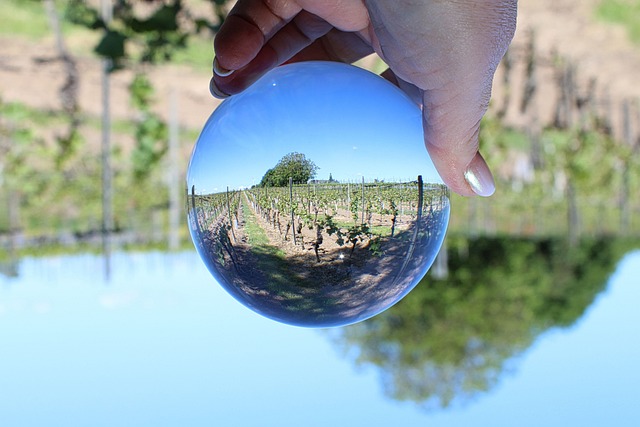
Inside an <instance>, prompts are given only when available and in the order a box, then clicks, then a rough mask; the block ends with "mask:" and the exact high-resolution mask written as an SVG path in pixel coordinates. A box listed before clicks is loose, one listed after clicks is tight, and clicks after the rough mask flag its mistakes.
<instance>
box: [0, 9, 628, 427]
mask: <svg viewBox="0 0 640 427" xmlns="http://www.w3.org/2000/svg"><path fill="white" fill-rule="evenodd" d="M232 4H233V2H232V1H224V0H215V1H213V0H210V1H205V0H189V1H187V0H183V1H178V0H164V1H159V0H158V1H133V0H121V1H115V0H114V1H106V0H104V1H100V0H93V1H81V0H2V3H1V4H0V346H1V347H0V424H1V425H3V426H4V425H7V426H31V425H47V426H51V425H66V426H68V425H87V424H92V425H123V424H126V425H151V424H153V425H178V424H182V425H184V424H185V423H186V424H187V425H229V424H232V425H254V424H256V423H260V425H280V426H282V425H298V424H300V423H304V425H327V424H329V423H333V424H346V423H347V422H351V423H355V424H356V425H360V424H362V423H364V422H367V423H368V424H370V425H383V424H388V423H389V422H428V423H430V425H448V426H450V425H469V424H470V423H471V422H481V423H484V424H485V425H513V424H514V423H516V422H517V423H518V425H529V424H527V423H530V425H540V424H541V423H542V422H545V423H546V424H547V425H566V424H567V423H570V422H573V423H577V422H580V423H581V425H602V424H604V422H605V421H604V420H607V421H606V422H607V423H608V424H615V425H619V426H623V425H629V426H631V425H638V424H639V423H640V414H639V413H638V410H637V409H636V408H635V407H634V404H633V397H634V393H635V392H634V391H632V388H631V384H634V383H637V381H639V380H640V373H639V371H638V368H637V366H636V365H635V361H637V360H639V359H638V356H640V354H639V353H640V351H639V350H638V349H637V348H636V347H635V345H633V344H632V343H633V342H634V339H633V336H637V335H638V332H639V331H638V327H637V325H638V324H640V322H639V321H640V318H639V315H638V313H637V310H634V309H633V304H634V303H635V302H637V301H638V298H639V297H640V285H639V282H640V279H638V278H639V277H640V255H639V252H638V248H640V239H639V236H640V219H639V215H638V214H639V213H640V198H639V197H638V192H639V185H640V168H639V166H640V165H639V163H640V157H639V156H638V152H639V150H640V80H639V79H638V76H639V74H638V70H640V2H639V1H637V0H554V1H551V0H538V1H534V0H522V1H520V2H519V22H518V30H517V34H516V37H515V39H514V42H513V44H512V45H511V48H510V49H509V51H508V53H507V55H506V56H505V58H504V60H503V62H502V63H501V65H500V67H499V69H498V72H497V74H496V77H495V80H494V90H493V98H492V103H491V106H490V111H489V113H488V114H487V116H486V118H485V119H484V122H483V123H482V132H481V136H480V138H481V143H480V144H481V149H482V152H483V154H484V155H485V158H486V159H487V162H488V163H489V164H490V165H491V166H492V169H493V171H494V173H495V176H496V181H497V189H498V190H497V192H496V194H495V195H494V196H493V197H491V198H489V199H479V198H473V199H467V198H462V197H458V196H455V195H454V196H452V197H453V198H452V210H451V212H452V214H451V224H450V228H449V231H448V236H447V239H446V241H445V247H444V248H443V250H442V252H441V254H440V256H439V258H438V261H437V263H436V265H435V266H434V268H432V271H431V272H430V273H429V275H428V276H427V277H426V278H425V279H424V280H423V282H421V284H420V285H419V286H418V287H417V288H416V289H415V290H414V291H413V292H412V293H411V294H410V295H409V296H408V297H407V298H406V299H405V300H403V301H402V302H401V303H399V304H398V305H396V306H395V307H393V308H392V309H391V310H389V311H388V312H386V313H384V314H383V315H380V316H377V317H376V318H374V319H371V320H369V321H366V322H363V323H360V324H357V325H354V326H351V327H346V328H339V329H332V330H328V331H318V330H303V329H298V328H293V327H288V326H285V325H278V324H274V323H273V322H271V321H268V320H266V319H261V318H259V317H257V316H256V315H254V314H253V313H251V312H249V311H248V310H246V309H244V308H242V307H241V306H240V305H239V304H237V303H236V302H235V301H234V300H232V299H231V297H229V296H227V295H226V294H224V293H223V292H222V291H221V290H220V289H219V287H218V286H217V285H216V284H215V282H214V280H213V279H212V278H210V276H209V275H208V273H207V272H206V269H205V268H204V267H203V266H202V265H201V263H200V262H199V260H198V259H197V255H196V254H195V251H194V249H193V246H192V244H191V241H190V238H189V235H188V230H187V226H186V221H185V209H184V206H185V194H184V176H185V171H186V168H187V165H188V159H189V155H190V152H191V148H192V147H193V144H194V142H195V140H196V139H197V137H198V134H199V131H200V129H201V127H202V125H203V124H204V122H205V121H206V119H207V117H208V116H209V115H210V113H211V111H213V110H214V109H215V107H216V106H217V104H218V101H216V100H214V99H212V98H211V96H210V95H209V92H208V82H209V78H210V75H211V62H212V55H213V52H212V39H213V37H214V35H215V32H216V30H217V28H218V27H219V25H220V23H221V22H222V21H223V20H224V17H225V16H226V13H227V12H228V10H229V9H230V7H231V6H232ZM358 65H360V66H363V67H365V68H368V69H371V70H372V71H375V72H381V71H383V70H384V64H383V63H381V62H380V61H379V60H378V59H377V58H375V57H370V58H365V59H364V60H362V61H361V62H360V63H359V64H358ZM636 406H637V405H636ZM35 408H39V411H35ZM612 420H614V421H615V422H614V421H612Z"/></svg>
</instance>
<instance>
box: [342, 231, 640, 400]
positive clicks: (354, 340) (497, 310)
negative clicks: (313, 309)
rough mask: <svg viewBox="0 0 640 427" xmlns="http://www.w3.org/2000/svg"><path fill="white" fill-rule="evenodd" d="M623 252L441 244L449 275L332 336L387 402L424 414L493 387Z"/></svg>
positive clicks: (587, 297) (584, 246)
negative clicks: (413, 405)
mask: <svg viewBox="0 0 640 427" xmlns="http://www.w3.org/2000/svg"><path fill="white" fill-rule="evenodd" d="M627 249H629V248H628V247H625V246H623V245H621V244H620V242H618V241H616V240H610V239H600V240H591V241H582V242H581V244H580V245H578V246H571V245H569V244H568V242H567V241H566V240H561V239H541V240H533V239H526V238H512V237H509V238H503V237H496V238H477V239H473V240H471V239H470V240H467V239H466V238H458V239H450V241H449V242H448V259H449V275H448V277H447V278H446V279H442V280H436V279H433V278H431V277H430V276H427V278H425V279H424V280H423V282H422V283H421V284H419V285H418V286H417V287H416V289H414V290H413V291H412V292H411V294H410V295H409V296H407V297H406V298H405V299H403V300H402V301H401V302H400V303H398V304H397V305H396V306H394V307H392V308H391V309H390V310H388V311H386V312H385V313H383V314H381V315H379V316H376V317H374V318H372V319H369V320H368V321H366V322H362V323H359V324H356V325H352V326H350V327H347V328H343V329H341V330H339V331H338V333H339V335H337V336H336V343H338V344H339V345H341V346H342V347H343V348H344V350H345V351H346V353H347V354H355V355H356V363H358V364H372V365H374V366H376V367H378V368H379V370H380V373H381V377H382V380H383V385H384V387H385V391H386V393H387V394H388V395H389V396H390V397H392V398H394V399H398V400H408V401H414V402H417V403H420V404H421V405H424V406H426V407H447V406H449V405H451V404H452V403H455V402H464V401H466V400H469V399H471V398H474V397H476V396H477V395H479V394H481V393H483V392H487V391H489V390H490V389H491V388H492V387H494V386H495V385H496V384H497V383H498V380H499V379H500V377H501V374H502V373H503V372H504V370H505V369H506V368H507V367H508V366H509V364H510V363H511V362H512V361H513V360H514V357H515V356H517V355H518V354H520V353H522V352H523V351H524V350H526V349H527V348H528V347H529V346H530V345H531V344H532V343H533V342H534V340H535V339H536V338H537V337H538V336H539V335H540V334H541V333H542V332H544V331H546V330H548V329H550V328H554V327H568V326H570V325H572V324H573V323H575V322H576V320H578V319H579V318H580V317H581V316H582V315H583V314H584V312H585V310H586V309H587V308H588V307H589V305H591V303H592V302H593V301H594V299H595V297H596V296H597V295H598V294H599V293H600V292H601V291H603V290H604V288H605V286H606V283H607V280H608V277H609V276H610V274H611V273H612V272H613V270H614V268H615V266H616V265H617V263H618V261H619V260H620V258H621V257H622V255H623V254H624V253H625V252H626V250H627Z"/></svg>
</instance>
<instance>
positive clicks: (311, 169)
mask: <svg viewBox="0 0 640 427" xmlns="http://www.w3.org/2000/svg"><path fill="white" fill-rule="evenodd" d="M317 171H318V166H316V164H315V163H313V162H312V161H311V160H310V159H307V158H306V156H305V155H304V154H302V153H295V152H294V153H289V154H287V155H286V156H284V157H283V158H282V159H280V161H279V162H278V164H277V165H276V166H275V167H274V168H272V169H269V170H268V171H267V172H266V173H265V174H264V176H263V177H262V180H261V181H260V186H261V187H285V186H287V185H289V178H291V179H292V180H293V183H294V184H304V183H306V182H307V181H309V180H310V179H313V178H314V177H315V176H316V172H317Z"/></svg>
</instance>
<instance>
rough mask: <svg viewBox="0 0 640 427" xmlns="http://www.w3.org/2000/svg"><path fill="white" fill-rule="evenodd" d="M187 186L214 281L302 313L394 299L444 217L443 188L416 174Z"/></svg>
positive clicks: (419, 268) (425, 263)
mask: <svg viewBox="0 0 640 427" xmlns="http://www.w3.org/2000/svg"><path fill="white" fill-rule="evenodd" d="M190 190H191V191H190V194H189V195H188V199H189V221H190V224H189V225H190V228H191V231H192V234H193V235H194V240H195V241H196V242H199V244H198V250H199V251H200V253H201V254H202V255H203V257H204V258H205V259H206V260H207V263H208V266H209V269H210V270H211V271H212V273H213V274H214V275H215V276H216V277H217V278H218V280H219V281H220V282H221V284H223V285H225V286H226V287H227V288H228V290H229V291H230V292H231V293H232V294H234V295H236V296H239V295H243V297H242V298H244V299H246V298H247V295H255V296H257V295H260V296H261V297H260V299H259V301H260V304H265V301H266V303H267V304H274V308H273V311H274V312H277V311H281V310H282V307H280V305H281V304H288V305H290V307H289V309H290V311H291V312H295V313H299V314H300V315H310V313H309V311H308V309H311V313H314V310H315V313H316V315H318V316H325V317H327V316H328V317H331V316H338V315H340V316H344V315H345V312H347V311H348V312H349V314H348V315H351V316H364V315H366V313H363V312H362V310H365V309H366V308H368V307H370V305H371V304H368V301H367V300H368V299H370V300H371V301H373V300H374V299H376V298H377V299H378V300H380V301H388V299H390V298H392V299H395V298H398V297H399V296H401V294H402V293H403V292H404V291H408V289H407V287H408V286H409V285H410V284H411V282H413V281H415V280H417V279H419V278H420V277H421V276H422V275H423V274H424V272H425V271H426V269H427V268H428V267H429V266H430V265H431V263H432V262H433V259H434V258H435V256H436V254H437V252H438V250H439V247H440V244H441V242H442V239H443V238H444V232H445V230H446V225H447V222H448V218H449V193H448V190H447V189H446V187H444V186H443V185H440V184H424V183H423V182H422V178H421V177H418V180H416V181H413V182H403V183H383V182H373V183H365V182H364V181H363V182H361V183H335V182H333V183H309V184H304V185H293V184H292V183H290V185H289V186H287V187H254V188H251V189H247V190H242V191H225V192H220V193H215V194H206V195H198V194H197V193H196V189H195V187H192V188H191V189H190ZM234 289H236V291H234ZM237 290H242V292H237ZM356 295H357V296H358V297H357V298H355V296H356ZM269 296H271V297H272V298H268V297H269ZM363 298H364V299H363ZM256 301H258V299H256ZM296 301H300V302H302V301H304V302H305V304H311V305H312V306H311V307H306V308H305V310H300V307H298V306H296ZM369 302H370V301H369ZM251 303H252V301H249V304H251ZM255 303H257V302H255ZM276 306H277V307H276ZM305 313H306V314H305ZM311 315H313V314H311ZM298 320H300V319H298ZM300 321H302V320H300Z"/></svg>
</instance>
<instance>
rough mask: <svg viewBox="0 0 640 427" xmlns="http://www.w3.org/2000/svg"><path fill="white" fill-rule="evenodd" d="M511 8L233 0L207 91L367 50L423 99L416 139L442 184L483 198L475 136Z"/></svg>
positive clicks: (379, 0) (489, 187)
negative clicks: (421, 138)
mask: <svg viewBox="0 0 640 427" xmlns="http://www.w3.org/2000/svg"><path fill="white" fill-rule="evenodd" d="M516 13H517V1H516V0H458V1H454V0H423V1H421V2H411V1H408V0H365V1H364V2H363V1H362V0H332V1H322V2H317V1H314V0H295V1H294V0H278V1H269V0H239V1H238V3H237V4H236V6H235V7H234V8H233V10H232V11H231V12H230V14H229V16H228V17H227V19H226V21H225V22H224V24H223V25H222V27H221V28H220V31H219V33H218V35H217V36H216V39H215V51H216V58H215V60H214V67H213V68H214V75H213V78H212V80H211V92H212V93H213V94H214V95H215V96H218V97H225V96H228V95H231V94H235V93H238V92H240V91H242V90H244V89H245V88H247V87H248V86H249V85H250V84H251V83H253V82H254V81H255V80H257V79H258V78H259V77H260V76H262V75H263V74H264V73H265V72H267V71H268V70H270V69H271V68H274V67H276V66H278V65H280V64H282V63H284V62H287V61H292V62H293V61H303V60H311V59H317V60H332V61H340V62H353V61H356V60H358V59H360V58H362V57H364V56H366V55H368V54H370V53H372V52H376V53H377V54H378V55H379V56H380V57H381V58H382V59H383V60H384V61H385V62H386V63H387V64H388V65H389V70H388V72H386V73H384V75H385V77H387V78H388V79H390V80H392V81H394V82H395V83H396V84H398V86H399V87H400V88H402V89H403V90H404V91H405V92H407V93H408V94H409V95H410V96H411V97H412V98H413V99H415V100H416V101H417V102H419V103H421V104H422V106H423V110H422V111H423V119H424V120H423V126H424V139H425V144H426V147H427V149H428V151H429V154H430V155H431V158H432V160H433V162H434V164H435V166H436V168H437V169H438V172H439V173H440V175H441V176H442V179H443V180H444V182H445V183H446V184H447V185H448V186H449V188H451V189H452V190H453V191H455V192H457V193H459V194H462V195H467V196H469V195H473V194H477V195H481V196H490V195H491V194H493V192H494V190H495V186H494V183H493V178H492V176H491V172H490V171H489V168H488V166H487V164H486V163H485V161H484V159H483V158H482V156H481V155H480V153H479V152H478V133H479V128H480V119H481V118H482V117H483V116H484V114H485V112H486V110H487V107H488V103H489V98H490V95H491V83H492V80H493V74H494V73H495V69H496V67H497V66H498V63H499V62H500V60H501V58H502V56H503V55H504V53H505V51H506V49H507V47H508V45H509V43H510V42H511V39H512V37H513V34H514V31H515V24H516Z"/></svg>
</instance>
